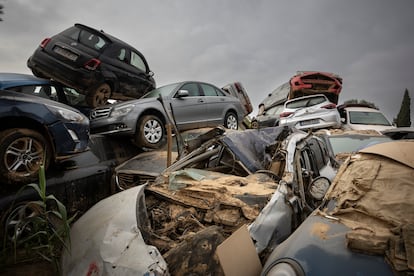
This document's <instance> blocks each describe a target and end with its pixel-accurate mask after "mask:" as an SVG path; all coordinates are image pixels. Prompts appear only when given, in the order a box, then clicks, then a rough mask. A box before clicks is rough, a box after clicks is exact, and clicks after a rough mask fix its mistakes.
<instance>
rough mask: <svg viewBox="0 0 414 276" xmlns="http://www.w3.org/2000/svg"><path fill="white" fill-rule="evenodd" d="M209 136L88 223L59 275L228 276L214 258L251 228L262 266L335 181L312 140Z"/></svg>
mask: <svg viewBox="0 0 414 276" xmlns="http://www.w3.org/2000/svg"><path fill="white" fill-rule="evenodd" d="M212 131H213V133H214V135H213V136H214V137H213V138H211V139H207V140H205V138H206V137H207V136H203V137H202V138H201V139H198V138H196V139H195V140H192V141H191V142H188V143H187V147H188V149H191V148H193V149H194V150H192V151H190V152H188V153H186V155H184V156H183V157H182V158H180V159H179V160H178V161H177V162H175V163H173V165H171V166H170V167H168V168H167V169H166V170H165V171H163V172H162V173H161V175H160V176H159V177H157V178H156V179H155V180H154V181H153V182H152V183H148V184H143V185H138V186H135V187H132V188H130V189H127V190H124V191H122V192H119V193H117V194H115V195H113V196H111V197H109V198H107V199H105V200H103V201H101V202H99V203H98V204H97V205H96V206H94V207H92V208H91V209H90V210H89V211H88V212H87V213H86V214H85V215H84V216H82V217H81V218H80V219H79V220H78V221H77V222H76V223H75V224H74V225H73V227H72V230H71V239H70V241H71V246H70V248H71V251H70V252H65V253H64V255H63V258H62V269H63V273H64V274H71V273H72V274H88V273H98V274H105V273H106V274H109V275H113V274H116V273H124V274H125V273H135V274H140V275H144V274H145V273H153V274H156V275H169V274H170V275H181V274H183V273H184V272H186V273H190V274H191V273H198V274H200V275H223V271H222V269H221V266H220V263H219V260H218V258H217V256H216V255H215V250H216V248H217V246H218V245H219V244H220V243H221V242H222V241H224V240H225V238H226V237H228V236H230V235H231V234H232V233H233V232H234V231H236V230H237V229H239V228H240V227H241V226H243V225H248V226H249V232H250V235H251V237H252V240H253V241H254V243H255V245H256V248H257V252H259V254H260V255H261V256H263V258H264V256H266V254H267V252H269V251H271V250H272V249H273V248H274V247H275V246H276V245H277V244H279V243H280V242H281V241H283V240H284V239H286V238H287V237H288V236H289V235H290V234H291V233H292V231H293V230H294V229H295V228H296V227H297V226H298V225H299V224H300V223H301V221H302V220H303V219H304V218H305V217H306V215H307V214H309V213H310V212H311V211H312V210H313V209H314V208H315V207H316V206H317V204H318V202H320V200H321V196H320V195H321V193H322V194H324V191H323V189H326V188H328V187H329V184H330V180H329V179H332V178H333V177H334V175H335V172H336V171H335V169H334V168H333V167H332V166H331V165H330V158H329V156H328V155H329V153H328V151H327V149H326V147H325V146H324V144H323V142H322V140H320V139H319V138H318V137H316V136H313V135H312V134H307V133H305V132H301V131H292V130H290V129H288V128H281V127H279V128H266V129H262V130H246V131H243V132H240V131H231V130H224V129H222V128H221V129H220V130H217V129H214V130H212ZM139 169H140V168H136V170H139ZM138 256H139V258H138ZM137 258H138V259H137ZM138 260H139V261H138ZM157 273H158V274H157Z"/></svg>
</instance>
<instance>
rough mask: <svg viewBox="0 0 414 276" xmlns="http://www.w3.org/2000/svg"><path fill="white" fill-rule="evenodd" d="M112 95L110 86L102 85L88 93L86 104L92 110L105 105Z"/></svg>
mask: <svg viewBox="0 0 414 276" xmlns="http://www.w3.org/2000/svg"><path fill="white" fill-rule="evenodd" d="M111 94H112V90H111V87H110V86H109V84H107V83H102V84H100V85H99V86H97V87H95V88H92V89H90V90H89V91H88V94H87V96H86V103H87V104H88V105H89V106H90V107H92V108H95V107H98V106H101V105H105V104H106V103H107V102H108V100H109V98H110V97H111Z"/></svg>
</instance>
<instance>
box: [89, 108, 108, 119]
mask: <svg viewBox="0 0 414 276" xmlns="http://www.w3.org/2000/svg"><path fill="white" fill-rule="evenodd" d="M109 113H111V108H110V107H105V108H96V109H94V110H92V111H91V112H90V119H99V118H106V117H109Z"/></svg>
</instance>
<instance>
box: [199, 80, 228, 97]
mask: <svg viewBox="0 0 414 276" xmlns="http://www.w3.org/2000/svg"><path fill="white" fill-rule="evenodd" d="M201 88H202V89H203V92H204V96H224V94H223V93H222V92H221V91H219V90H218V89H216V88H215V87H214V86H211V85H208V84H205V83H202V84H201Z"/></svg>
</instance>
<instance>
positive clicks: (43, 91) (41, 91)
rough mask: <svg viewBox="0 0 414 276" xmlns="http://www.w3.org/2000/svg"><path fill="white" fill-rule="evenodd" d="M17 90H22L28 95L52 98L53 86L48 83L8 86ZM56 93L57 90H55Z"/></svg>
mask: <svg viewBox="0 0 414 276" xmlns="http://www.w3.org/2000/svg"><path fill="white" fill-rule="evenodd" d="M8 89H9V90H13V91H16V92H22V93H24V94H28V95H34V96H38V97H42V98H46V99H51V98H52V97H51V87H50V86H47V85H26V86H16V87H12V88H8ZM54 92H55V95H56V90H54Z"/></svg>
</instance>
